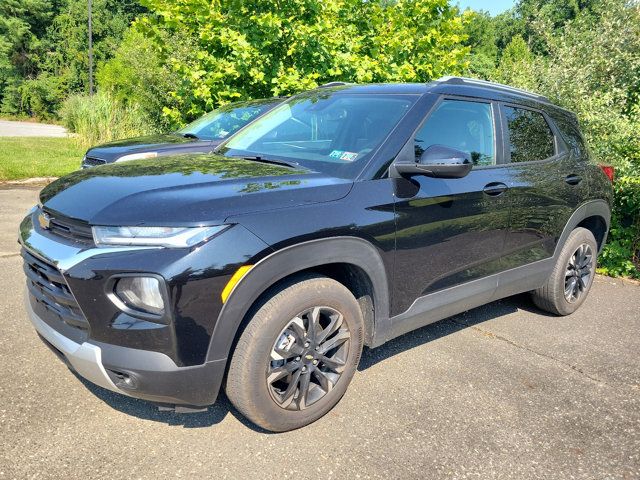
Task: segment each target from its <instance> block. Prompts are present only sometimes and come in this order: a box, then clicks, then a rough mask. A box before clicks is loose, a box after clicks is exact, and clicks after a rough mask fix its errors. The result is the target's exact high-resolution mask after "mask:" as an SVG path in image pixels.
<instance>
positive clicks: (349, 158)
mask: <svg viewBox="0 0 640 480" xmlns="http://www.w3.org/2000/svg"><path fill="white" fill-rule="evenodd" d="M329 157H330V158H337V159H339V160H344V161H345V162H353V161H354V160H355V159H356V158H357V157H358V154H357V153H354V152H345V151H344V150H334V151H332V152H331V153H330V154H329Z"/></svg>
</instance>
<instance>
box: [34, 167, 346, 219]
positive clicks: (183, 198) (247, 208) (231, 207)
mask: <svg viewBox="0 0 640 480" xmlns="http://www.w3.org/2000/svg"><path fill="white" fill-rule="evenodd" d="M351 186H352V182H351V181H350V180H344V179H339V178H333V177H328V176H326V175H323V174H320V173H317V172H312V171H309V170H303V169H294V168H289V167H284V166H280V165H273V164H266V163H260V162H256V161H250V160H245V159H241V158H229V157H223V156H219V155H214V154H192V155H180V156H176V157H167V158H165V159H164V160H163V161H162V162H158V161H155V160H154V159H149V160H135V161H132V162H126V163H123V164H111V165H105V166H101V167H97V168H91V169H87V170H80V171H77V172H75V173H72V174H70V175H67V176H66V177H63V178H60V179H58V180H56V181H55V182H53V183H51V184H50V185H48V186H47V187H46V188H44V189H43V190H42V192H40V203H41V204H42V205H43V206H44V207H45V209H47V210H50V211H52V212H54V213H56V212H57V213H59V214H62V215H64V216H67V217H71V218H75V219H78V220H83V221H86V222H89V223H90V224H93V225H155V226H159V225H164V226H196V225H207V224H211V225H213V224H217V223H221V222H224V220H225V219H226V218H228V217H229V216H231V215H239V214H243V213H249V212H260V211H272V210H277V209H281V208H286V207H292V206H298V205H304V204H312V203H321V202H328V201H332V200H337V199H339V198H342V197H344V196H345V195H347V193H349V190H350V189H351Z"/></svg>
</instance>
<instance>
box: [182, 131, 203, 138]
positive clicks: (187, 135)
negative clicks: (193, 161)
mask: <svg viewBox="0 0 640 480" xmlns="http://www.w3.org/2000/svg"><path fill="white" fill-rule="evenodd" d="M182 136H183V137H184V138H195V139H196V140H200V137H199V136H198V135H196V134H195V133H189V132H187V133H183V134H182Z"/></svg>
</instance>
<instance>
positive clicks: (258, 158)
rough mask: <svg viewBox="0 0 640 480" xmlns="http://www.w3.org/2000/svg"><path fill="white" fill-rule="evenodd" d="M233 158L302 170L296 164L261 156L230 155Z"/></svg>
mask: <svg viewBox="0 0 640 480" xmlns="http://www.w3.org/2000/svg"><path fill="white" fill-rule="evenodd" d="M230 156H231V157H233V158H244V159H245V160H251V161H252V162H261V163H270V164H272V165H281V166H283V167H289V168H300V165H299V164H298V163H295V162H285V161H284V160H274V159H272V158H264V157H261V156H259V155H230Z"/></svg>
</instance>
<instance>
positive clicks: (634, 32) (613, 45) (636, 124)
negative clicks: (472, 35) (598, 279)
mask: <svg viewBox="0 0 640 480" xmlns="http://www.w3.org/2000/svg"><path fill="white" fill-rule="evenodd" d="M532 24H533V25H534V26H535V28H536V29H537V39H538V42H537V45H538V48H539V49H541V50H543V51H544V52H546V53H545V54H544V55H541V54H534V53H533V52H532V51H531V49H530V48H529V45H528V44H527V43H526V42H525V41H524V40H523V38H522V37H520V36H515V37H514V38H513V39H512V40H511V42H510V43H509V44H508V45H507V47H506V48H505V50H504V52H503V55H502V58H501V61H500V64H499V65H498V67H497V69H496V71H495V73H494V79H496V80H498V81H502V82H505V83H509V84H512V85H515V86H519V87H523V88H527V89H529V90H533V91H536V92H539V93H542V94H544V95H546V96H548V97H549V98H550V99H551V100H552V101H554V102H556V103H558V104H559V105H562V106H564V107H566V108H568V109H570V110H572V111H574V112H575V113H576V114H577V115H578V118H579V119H580V121H581V123H582V127H583V130H584V133H585V137H586V140H587V143H588V144H589V146H590V148H591V150H592V152H593V155H594V156H595V158H596V160H597V161H599V162H600V163H605V164H611V165H614V166H615V167H616V169H617V175H616V182H615V192H616V197H615V205H614V209H613V218H612V225H611V231H610V234H609V242H608V245H607V246H606V248H605V251H604V252H603V254H602V256H601V258H600V266H601V269H602V271H603V272H605V273H608V274H613V275H627V276H632V277H640V262H639V261H638V260H639V256H640V208H639V202H640V189H639V188H638V185H639V184H640V134H639V132H640V102H639V100H640V98H639V93H640V6H639V5H638V4H637V3H633V2H631V3H628V2H626V1H625V0H602V1H600V2H598V3H597V4H592V5H591V7H590V8H589V9H588V10H583V11H582V12H581V13H579V14H578V15H577V16H576V17H575V18H574V19H572V20H570V21H568V22H567V23H566V24H565V25H564V26H563V28H561V29H554V28H553V25H550V22H549V19H546V18H545V17H542V16H541V17H539V18H537V19H536V20H535V21H533V22H532Z"/></svg>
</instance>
